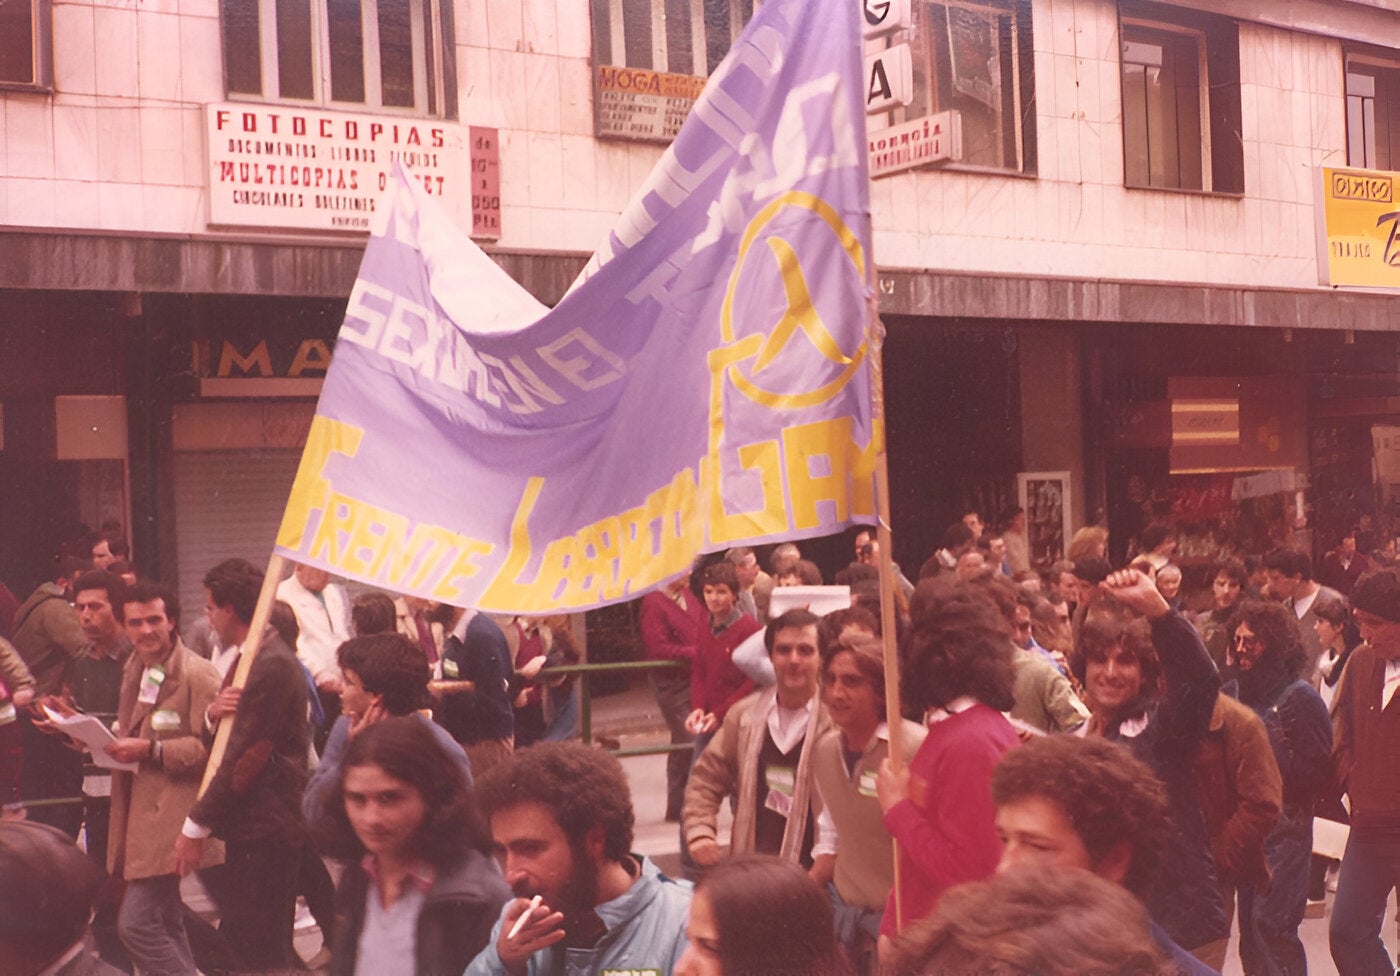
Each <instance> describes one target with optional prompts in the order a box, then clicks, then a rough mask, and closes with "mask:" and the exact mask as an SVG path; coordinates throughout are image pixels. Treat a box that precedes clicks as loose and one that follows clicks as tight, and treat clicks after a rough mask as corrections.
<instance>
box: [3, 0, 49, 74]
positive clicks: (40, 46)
mask: <svg viewBox="0 0 1400 976" xmlns="http://www.w3.org/2000/svg"><path fill="white" fill-rule="evenodd" d="M11 2H14V0H11ZM24 2H27V3H28V4H29V11H30V36H29V42H30V56H31V58H32V64H33V65H34V70H33V73H32V75H31V77H30V79H29V80H28V81H20V80H18V79H7V78H0V91H22V92H45V93H52V92H53V90H54V84H53V5H52V0H24Z"/></svg>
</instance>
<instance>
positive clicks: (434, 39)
mask: <svg viewBox="0 0 1400 976" xmlns="http://www.w3.org/2000/svg"><path fill="white" fill-rule="evenodd" d="M220 9H221V13H222V18H223V28H224V79H225V84H226V87H227V89H228V93H229V95H230V96H231V97H238V96H240V95H242V96H252V97H258V98H263V99H268V100H276V101H291V102H311V103H315V104H321V105H331V106H337V107H344V108H367V109H372V110H375V111H380V110H383V111H405V112H412V113H413V114H416V115H437V116H446V117H449V118H450V117H452V116H454V115H455V114H456V82H455V80H454V79H453V77H452V64H453V62H452V59H451V49H452V45H451V38H452V20H451V18H452V4H451V3H450V2H446V0H221V2H220Z"/></svg>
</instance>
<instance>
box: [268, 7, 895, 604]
mask: <svg viewBox="0 0 1400 976" xmlns="http://www.w3.org/2000/svg"><path fill="white" fill-rule="evenodd" d="M858 17H859V14H858V10H857V5H856V4H854V3H852V2H851V0H768V2H766V3H764V4H763V5H762V7H761V8H760V9H759V11H758V12H757V13H756V14H755V15H754V18H753V20H752V21H751V22H750V24H749V25H748V27H747V28H746V29H745V31H744V33H743V35H742V36H741V37H740V38H739V39H738V40H737V41H736V42H735V44H734V46H733V48H732V49H731V51H730V53H729V55H728V57H727V58H726V59H725V60H724V62H723V63H722V64H721V65H720V66H719V68H718V69H717V70H716V72H715V74H714V75H713V77H711V79H710V81H709V83H708V85H707V86H706V88H705V90H704V92H703V94H702V95H701V97H700V99H699V101H698V102H697V103H696V105H695V108H694V109H693V111H692V112H691V115H690V118H689V119H688V120H687V121H686V123H685V125H684V127H683V128H682V129H681V132H680V134H679V135H678V136H677V138H676V140H675V142H674V143H673V144H672V145H671V147H670V148H669V149H668V150H667V152H666V154H665V155H664V157H663V158H662V160H661V162H660V163H659V164H658V165H657V167H656V169H655V170H654V171H653V172H652V174H651V175H650V177H649V178H648V180H647V182H646V184H645V186H643V187H642V189H641V190H640V191H639V193H638V194H637V196H636V198H635V199H634V200H633V201H632V203H631V204H630V205H629V207H628V209H627V210H626V211H625V212H624V213H623V215H622V217H621V219H620V220H619V222H618V224H617V227H616V228H615V229H614V231H613V232H612V234H610V235H609V238H608V240H607V242H606V243H605V244H604V246H603V247H602V248H601V249H600V251H599V252H598V254H597V255H595V257H594V259H593V260H592V261H591V262H590V264H589V266H588V268H587V269H585V271H584V273H583V274H582V275H581V276H580V279H579V281H578V282H576V283H575V285H574V287H573V288H572V289H571V290H570V292H569V293H568V294H567V295H566V296H565V297H564V299H563V300H562V301H561V302H560V303H559V305H558V306H557V307H556V308H554V309H552V310H546V309H544V308H543V307H542V306H540V305H538V303H536V302H535V301H534V300H533V299H532V298H530V296H528V295H527V294H525V293H524V292H523V291H522V290H521V289H520V287H519V286H518V285H516V284H515V283H514V282H513V281H511V280H510V279H509V278H508V277H507V276H506V275H505V274H504V273H503V272H501V271H500V270H499V269H498V268H497V267H496V266H495V265H494V264H493V263H492V262H491V261H490V259H489V258H488V257H486V256H485V255H484V254H482V253H481V252H480V251H479V250H478V249H476V248H475V246H474V245H472V244H471V242H470V240H469V239H467V237H466V236H465V235H464V234H463V233H462V232H461V231H459V230H457V229H456V228H455V227H453V226H451V224H450V221H448V219H447V218H446V217H445V216H444V215H443V214H442V213H441V212H440V211H439V210H438V208H437V206H436V204H435V202H434V201H433V200H432V199H431V198H430V197H428V196H427V195H425V194H424V193H423V192H422V191H421V189H419V188H417V187H416V186H414V185H411V183H410V182H409V181H408V180H407V179H406V178H405V177H404V176H403V174H402V173H399V174H398V181H397V186H396V188H395V189H394V190H393V192H392V194H391V196H390V197H389V199H388V200H386V201H385V204H384V207H383V210H382V213H383V218H384V226H383V227H382V228H379V229H378V231H377V232H376V234H375V235H374V236H373V237H372V238H371V240H370V243H369V245H368V248H367V249H366V252H365V257H364V262H363V264H362V266H361V269H360V276H359V279H358V280H357V281H356V283H355V288H354V291H353V292H352V294H351V296H350V301H349V304H348V307H347V310H346V318H345V323H344V325H343V326H342V328H341V331H340V336H339V339H338V341H337V345H336V349H335V356H334V359H333V361H332V364H331V367H330V370H329V372H328V374H327V377H326V382H325V386H324V388H323V391H322V394H321V401H320V404H319V405H318V408H317V417H316V420H315V423H314V425H313V429H312V431H311V436H310V438H309V440H308V443H307V449H306V453H305V455H304V456H303V458H302V463H301V468H300V470H299V472H298V474H297V479H296V483H295V485H294V486H293V490H292V496H291V499H290V501H289V503H288V509H287V515H286V517H285V519H284V520H283V524H282V528H281V531H280V532H279V534H278V540H277V548H278V551H279V552H280V553H282V554H283V555H285V556H287V557H289V558H291V559H294V560H297V561H299V562H304V563H310V564H312V565H316V566H321V567H323V568H325V569H328V570H331V571H332V572H336V573H340V574H343V575H345V576H349V577H352V578H355V579H359V580H363V581H365V582H367V583H371V584H373V585H375V586H379V587H382V588H384V589H387V590H391V591H394V592H399V593H413V594H417V595H421V596H424V597H428V598H430V599H435V600H441V601H443V602H446V603H452V604H455V605H460V606H474V607H478V608H480V609H482V610H486V611H490V612H501V613H540V612H545V611H551V612H552V611H562V610H583V609H587V608H590V607H595V606H599V605H602V604H605V603H611V602H616V601H618V600H624V599H629V598H631V597H634V596H637V595H639V594H640V593H642V592H644V591H645V590H647V589H649V588H651V587H654V586H655V585H657V584H659V583H661V582H663V581H665V580H666V579H668V578H670V577H673V576H675V575H677V574H678V573H680V572H683V571H684V570H686V569H687V568H688V567H689V566H690V563H691V561H692V559H693V558H694V557H695V556H696V555H697V554H698V553H700V552H702V551H712V550H716V549H721V548H726V547H729V546H733V545H739V544H746V543H757V542H764V541H769V540H775V539H794V538H802V537H806V536H814V535H824V534H827V533H831V532H834V531H838V530H839V529H841V528H842V527H843V526H846V525H848V524H850V523H851V522H853V521H870V519H871V516H872V515H873V514H874V510H875V506H874V466H875V457H876V453H877V450H878V447H879V443H880V440H879V438H880V434H879V432H878V431H877V430H876V429H875V426H874V424H873V421H872V417H871V405H870V404H871V395H870V393H871V391H870V369H869V361H868V358H867V357H868V353H869V344H868V341H867V336H866V324H867V317H868V314H867V296H868V295H869V294H870V291H869V281H870V277H871V268H870V263H869V262H870V207H869V199H868V179H867V174H866V153H865V142H864V135H865V132H864V119H865V117H864V113H863V104H864V99H863V92H862V86H861V41H860V32H859V25H858V23H857V21H858Z"/></svg>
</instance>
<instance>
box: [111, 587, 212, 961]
mask: <svg viewBox="0 0 1400 976" xmlns="http://www.w3.org/2000/svg"><path fill="white" fill-rule="evenodd" d="M120 612H121V614H122V619H123V621H124V624H125V629H126V633H127V636H128V637H129V638H130V641H131V645H132V648H133V652H132V653H131V654H130V655H129V656H128V657H127V660H126V664H125V667H124V670H123V673H122V683H121V694H120V700H119V702H118V705H117V734H118V736H120V738H118V739H117V740H116V741H115V742H112V743H109V744H108V746H107V753H108V755H110V756H111V757H112V758H113V759H116V760H118V761H120V762H126V763H135V764H136V769H135V771H117V772H114V773H113V774H112V809H111V826H110V828H109V833H108V867H109V869H110V870H111V871H112V872H113V873H114V874H116V873H118V872H120V873H121V876H122V877H123V878H124V879H125V880H126V894H125V896H124V897H123V899H122V905H121V910H120V913H119V915H118V918H117V929H118V932H119V934H120V935H121V940H122V943H123V944H124V945H125V946H126V948H127V951H128V952H130V953H131V957H132V960H133V961H134V962H135V963H136V964H137V966H139V967H140V969H141V971H142V972H149V973H192V972H194V971H195V964H194V957H193V954H192V952H191V951H190V945H189V940H188V937H187V936H186V934H185V923H184V916H183V908H184V906H183V905H182V904H181V901H180V877H179V875H178V874H177V873H176V862H175V850H174V848H175V839H176V838H177V837H178V836H179V834H180V828H181V826H182V825H183V824H184V821H185V816H186V814H187V813H188V812H189V811H190V809H191V808H193V807H194V804H195V798H196V796H197V794H198V792H199V781H200V777H201V776H202V775H203V773H204V763H205V760H207V759H208V757H209V752H208V749H207V747H206V746H205V743H204V740H203V738H202V737H201V735H200V731H201V726H202V724H203V721H204V711H205V709H206V708H208V707H209V704H210V703H211V702H212V701H213V700H214V696H215V695H216V694H217V693H218V690H219V672H218V671H217V670H215V668H214V665H212V664H210V663H209V662H208V661H206V660H204V659H203V658H200V657H198V656H196V655H195V654H194V653H193V652H192V651H190V650H188V649H187V648H186V647H185V645H184V644H182V643H181V642H180V638H179V637H178V636H177V635H176V632H175V625H176V619H177V616H178V613H179V608H178V606H177V605H176V603H175V598H174V597H173V596H172V595H171V593H170V592H169V591H168V590H166V589H164V588H162V587H159V586H156V585H154V584H150V583H138V584H137V585H136V586H133V587H131V588H130V589H128V590H127V591H126V594H125V596H124V597H123V604H122V607H121V611H120ZM201 853H202V857H201V861H200V864H199V866H201V867H207V866H209V865H211V864H217V863H219V862H220V861H222V860H223V850H222V847H221V846H220V845H218V844H210V845H208V846H207V847H206V848H205V850H204V851H202V852H201Z"/></svg>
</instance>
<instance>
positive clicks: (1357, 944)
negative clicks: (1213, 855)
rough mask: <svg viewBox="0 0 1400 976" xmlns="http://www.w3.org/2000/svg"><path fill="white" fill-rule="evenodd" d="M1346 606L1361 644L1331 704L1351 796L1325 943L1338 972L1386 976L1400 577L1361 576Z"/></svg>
mask: <svg viewBox="0 0 1400 976" xmlns="http://www.w3.org/2000/svg"><path fill="white" fill-rule="evenodd" d="M1351 605H1352V609H1353V611H1354V613H1355V616H1356V624H1357V626H1358V627H1359V628H1360V629H1361V636H1362V638H1363V639H1364V640H1365V641H1366V642H1365V643H1364V644H1362V645H1361V646H1360V647H1358V648H1356V650H1354V651H1352V653H1351V657H1350V658H1348V660H1347V670H1346V677H1345V680H1343V681H1342V683H1341V688H1340V689H1339V690H1338V692H1337V697H1336V700H1335V701H1334V702H1333V706H1334V709H1333V717H1332V725H1333V734H1334V741H1333V746H1332V763H1333V770H1334V773H1335V775H1336V782H1337V786H1338V787H1339V788H1340V789H1341V790H1343V791H1345V792H1346V794H1347V796H1348V797H1349V798H1350V800H1351V835H1350V837H1349V838H1348V840H1347V848H1346V853H1345V854H1344V855H1343V856H1342V874H1341V877H1340V879H1339V880H1338V883H1337V900H1336V901H1335V902H1333V904H1332V921H1331V925H1330V926H1329V930H1328V941H1329V942H1330V944H1331V949H1332V961H1333V962H1335V963H1336V964H1337V971H1338V972H1339V973H1340V974H1341V976H1353V974H1367V976H1369V974H1385V976H1390V974H1391V973H1394V972H1395V963H1394V961H1393V960H1392V959H1391V958H1390V953H1389V952H1388V951H1387V950H1386V947H1385V943H1384V942H1383V941H1382V940H1381V926H1382V925H1383V924H1384V919H1385V906H1386V901H1387V899H1388V898H1389V897H1390V891H1391V889H1392V888H1394V887H1396V886H1397V885H1400V702H1397V701H1396V699H1397V697H1400V696H1397V694H1396V692H1397V691H1400V576H1397V575H1396V574H1395V573H1394V571H1392V570H1388V569H1382V570H1378V571H1376V572H1374V573H1368V574H1366V575H1365V576H1363V577H1361V579H1360V580H1358V581H1357V583H1356V588H1355V589H1354V590H1352V593H1351Z"/></svg>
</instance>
